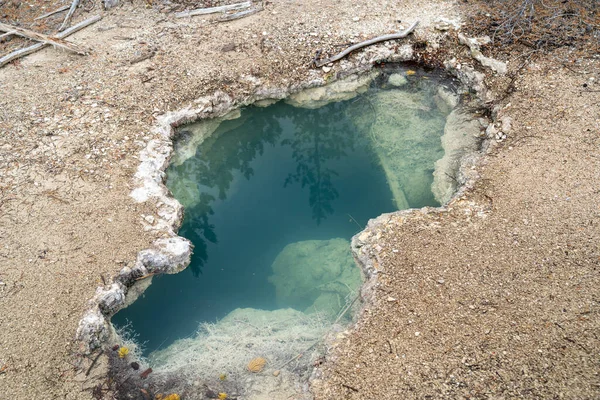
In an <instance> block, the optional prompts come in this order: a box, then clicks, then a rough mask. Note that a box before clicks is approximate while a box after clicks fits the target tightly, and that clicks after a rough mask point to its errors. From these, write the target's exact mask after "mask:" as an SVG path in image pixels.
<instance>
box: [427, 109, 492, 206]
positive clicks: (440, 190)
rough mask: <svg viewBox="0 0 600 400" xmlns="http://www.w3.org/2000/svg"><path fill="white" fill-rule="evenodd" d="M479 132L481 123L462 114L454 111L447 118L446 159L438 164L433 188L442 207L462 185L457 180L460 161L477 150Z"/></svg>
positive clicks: (460, 111)
mask: <svg viewBox="0 0 600 400" xmlns="http://www.w3.org/2000/svg"><path fill="white" fill-rule="evenodd" d="M490 126H491V125H490ZM480 131H481V124H480V122H479V121H478V120H477V119H475V118H473V117H472V116H471V115H469V114H467V113H466V112H464V111H463V110H460V109H455V110H454V111H452V112H451V113H450V115H448V119H447V121H446V126H445V127H444V136H442V147H443V148H444V156H443V157H442V158H441V159H439V160H438V161H436V163H435V170H434V172H433V183H432V185H431V191H432V192H433V194H434V196H435V198H436V200H437V201H439V202H440V204H444V203H446V202H448V201H449V200H450V199H451V198H452V196H453V195H454V192H455V191H456V188H457V186H458V184H459V183H461V182H460V177H459V176H458V175H459V174H458V172H459V168H460V162H461V159H462V157H463V156H464V155H465V154H468V153H472V152H474V151H476V150H477V148H478V146H479V134H480Z"/></svg>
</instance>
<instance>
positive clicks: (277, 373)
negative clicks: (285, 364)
mask: <svg viewBox="0 0 600 400" xmlns="http://www.w3.org/2000/svg"><path fill="white" fill-rule="evenodd" d="M280 373H281V371H280V370H277V371H273V376H279V374H280Z"/></svg>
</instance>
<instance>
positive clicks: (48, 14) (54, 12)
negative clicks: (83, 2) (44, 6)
mask: <svg viewBox="0 0 600 400" xmlns="http://www.w3.org/2000/svg"><path fill="white" fill-rule="evenodd" d="M69 7H70V6H62V7H61V8H58V9H56V10H54V11H50V12H49V13H46V14H44V15H40V16H39V17H37V18H36V19H34V21H37V20H39V19H44V18H48V17H49V16H51V15H54V14H58V13H59V12H63V11H65V10H68V9H69Z"/></svg>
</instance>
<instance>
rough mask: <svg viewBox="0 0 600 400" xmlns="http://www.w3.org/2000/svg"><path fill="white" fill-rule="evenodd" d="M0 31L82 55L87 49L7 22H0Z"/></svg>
mask: <svg viewBox="0 0 600 400" xmlns="http://www.w3.org/2000/svg"><path fill="white" fill-rule="evenodd" d="M0 31H4V32H12V33H13V34H15V35H19V36H22V37H24V38H27V39H31V40H35V41H36V42H42V43H46V44H51V45H53V46H57V47H60V48H63V49H65V50H70V51H72V52H75V53H77V54H82V55H85V54H87V49H83V48H81V47H79V46H77V45H76V44H75V43H71V42H68V41H66V40H62V39H60V38H56V37H52V36H48V35H44V34H42V33H37V32H34V31H30V30H29V29H23V28H18V27H16V26H12V25H8V24H4V23H2V22H0Z"/></svg>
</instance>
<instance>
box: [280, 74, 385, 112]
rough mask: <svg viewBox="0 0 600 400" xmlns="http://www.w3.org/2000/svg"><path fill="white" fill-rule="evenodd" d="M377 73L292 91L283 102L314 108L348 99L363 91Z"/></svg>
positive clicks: (354, 76)
mask: <svg viewBox="0 0 600 400" xmlns="http://www.w3.org/2000/svg"><path fill="white" fill-rule="evenodd" d="M378 74H379V73H378V72H377V71H372V72H371V73H369V74H365V75H361V76H356V75H353V76H350V77H348V78H346V79H342V80H339V81H336V82H333V83H330V84H328V85H325V86H319V87H315V88H311V89H306V90H303V91H301V92H298V93H294V94H292V95H290V96H289V97H288V98H286V99H285V102H286V103H288V104H290V105H292V106H294V107H301V108H310V109H315V108H319V107H323V106H324V105H327V104H329V103H333V102H336V101H343V100H350V99H353V98H354V97H356V96H358V95H359V94H361V93H364V92H366V91H367V89H368V88H369V85H370V83H371V82H372V81H373V79H375V77H376V76H377V75H378Z"/></svg>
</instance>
